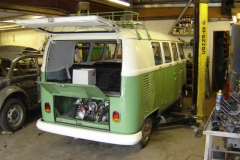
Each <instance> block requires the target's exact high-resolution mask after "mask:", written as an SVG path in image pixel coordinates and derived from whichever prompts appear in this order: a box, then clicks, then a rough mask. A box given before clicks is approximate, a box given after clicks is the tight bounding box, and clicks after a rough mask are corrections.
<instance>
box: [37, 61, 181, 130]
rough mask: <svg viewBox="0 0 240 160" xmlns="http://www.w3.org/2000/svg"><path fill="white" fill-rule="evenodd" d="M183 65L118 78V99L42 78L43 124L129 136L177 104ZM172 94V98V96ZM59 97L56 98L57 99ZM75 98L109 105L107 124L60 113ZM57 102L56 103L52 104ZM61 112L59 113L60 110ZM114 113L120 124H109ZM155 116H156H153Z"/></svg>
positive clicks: (91, 88)
mask: <svg viewBox="0 0 240 160" xmlns="http://www.w3.org/2000/svg"><path fill="white" fill-rule="evenodd" d="M182 66H183V64H181V63H179V64H177V65H175V66H170V67H167V68H159V69H158V70H157V71H153V72H150V73H145V74H143V75H139V76H133V77H123V76H122V78H121V92H120V93H121V95H120V96H119V97H107V96H105V95H104V93H103V92H102V91H101V90H100V89H99V88H98V87H97V86H94V85H78V84H70V83H57V82H54V83H53V82H44V81H45V76H44V75H42V76H43V78H42V81H41V82H39V84H40V86H41V102H42V104H41V105H42V116H43V119H44V121H46V122H51V123H60V124H62V125H75V126H76V127H84V128H86V127H90V128H89V129H94V128H95V129H102V130H103V131H104V130H105V131H106V130H109V131H110V132H113V133H120V134H131V133H136V132H138V131H139V130H140V128H141V126H142V124H143V121H144V119H145V118H146V117H147V116H148V115H151V114H152V113H153V112H155V111H156V112H158V114H161V113H162V112H163V111H164V110H165V109H166V108H167V107H168V106H169V105H171V104H172V103H173V102H174V101H176V99H177V97H178V96H179V92H178V91H177V90H179V89H180V88H181V87H182V86H183V84H184V83H183V82H185V81H183V80H184V78H183V77H182V76H184V74H179V73H178V72H177V73H176V74H174V72H176V70H178V71H179V70H181V69H182ZM173 94H174V95H173ZM56 97H58V98H56ZM76 98H90V99H99V100H109V101H110V111H109V114H110V115H109V124H108V123H106V122H104V123H96V122H86V121H82V120H78V119H74V118H69V117H65V118H64V115H62V113H69V112H70V111H71V107H72V105H73V104H74V102H75V100H76ZM54 101H57V102H54ZM45 102H48V103H49V104H50V105H51V106H52V107H53V106H54V104H57V105H58V106H55V109H56V108H57V109H56V111H54V109H53V108H51V112H50V113H45V111H44V104H45ZM60 108H61V109H60ZM113 111H119V112H120V122H118V123H116V122H114V121H113V120H112V113H113ZM156 115H157V114H156Z"/></svg>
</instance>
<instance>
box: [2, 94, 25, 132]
mask: <svg viewBox="0 0 240 160" xmlns="http://www.w3.org/2000/svg"><path fill="white" fill-rule="evenodd" d="M25 118H26V110H25V107H24V105H23V103H22V102H21V101H19V100H18V99H8V100H7V101H6V102H4V104H3V106H2V109H1V113H0V126H1V128H2V129H3V130H6V131H11V132H15V131H17V130H19V129H21V127H22V126H23V124H24V122H25Z"/></svg>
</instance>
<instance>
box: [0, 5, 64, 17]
mask: <svg viewBox="0 0 240 160" xmlns="http://www.w3.org/2000/svg"><path fill="white" fill-rule="evenodd" d="M0 9H2V10H12V11H13V10H14V11H15V12H16V11H20V12H27V13H31V14H33V13H38V14H48V15H58V16H63V15H67V14H68V13H67V12H65V11H60V10H53V9H46V8H39V7H32V6H24V5H15V4H9V3H5V2H0Z"/></svg>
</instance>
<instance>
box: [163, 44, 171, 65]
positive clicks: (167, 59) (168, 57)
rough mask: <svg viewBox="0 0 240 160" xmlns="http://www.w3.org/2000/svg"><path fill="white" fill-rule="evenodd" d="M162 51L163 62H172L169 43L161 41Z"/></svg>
mask: <svg viewBox="0 0 240 160" xmlns="http://www.w3.org/2000/svg"><path fill="white" fill-rule="evenodd" d="M162 44H163V51H164V56H165V62H166V63H169V62H172V57H171V51H170V47H169V43H168V42H163V43H162Z"/></svg>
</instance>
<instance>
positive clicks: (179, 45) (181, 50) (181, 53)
mask: <svg viewBox="0 0 240 160" xmlns="http://www.w3.org/2000/svg"><path fill="white" fill-rule="evenodd" d="M178 50H179V53H180V58H181V59H185V55H184V52H183V48H182V45H181V44H180V43H179V44H178Z"/></svg>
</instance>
